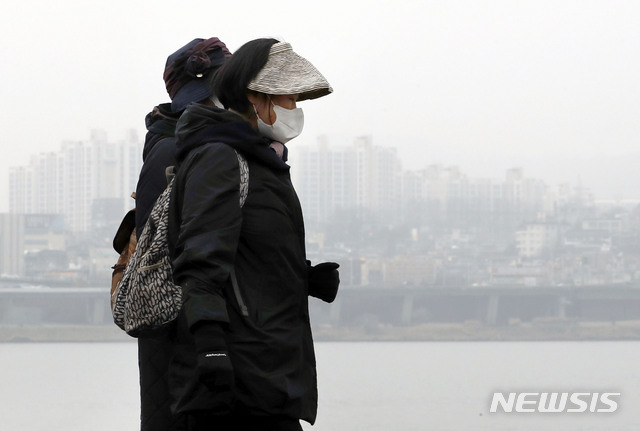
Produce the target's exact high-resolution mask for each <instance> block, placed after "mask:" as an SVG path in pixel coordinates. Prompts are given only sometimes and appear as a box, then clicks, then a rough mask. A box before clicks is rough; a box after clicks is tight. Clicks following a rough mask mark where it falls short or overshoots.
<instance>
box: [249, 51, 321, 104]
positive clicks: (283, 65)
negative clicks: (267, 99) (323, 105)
mask: <svg viewBox="0 0 640 431" xmlns="http://www.w3.org/2000/svg"><path fill="white" fill-rule="evenodd" d="M247 89H249V90H253V91H257V92H260V93H265V94H273V95H290V94H299V97H298V100H299V101H302V100H310V99H317V98H318V97H322V96H326V95H327V94H329V93H331V92H333V89H332V88H331V86H330V85H329V82H327V80H326V79H325V78H324V76H322V74H321V73H320V72H319V71H318V69H316V68H315V67H314V65H313V64H311V63H310V62H309V61H307V60H306V59H305V58H303V57H301V56H299V55H298V54H296V53H295V52H293V49H291V44H290V43H287V42H278V43H275V44H273V45H272V46H271V50H270V51H269V58H268V60H267V64H265V65H264V67H263V68H262V70H260V72H258V74H257V75H256V77H255V78H253V80H252V81H251V82H250V83H249V85H248V86H247Z"/></svg>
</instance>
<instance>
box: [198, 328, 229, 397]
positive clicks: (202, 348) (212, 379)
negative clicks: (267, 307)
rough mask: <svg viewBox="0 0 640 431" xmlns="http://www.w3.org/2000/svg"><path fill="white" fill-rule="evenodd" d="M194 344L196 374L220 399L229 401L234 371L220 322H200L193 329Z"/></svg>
mask: <svg viewBox="0 0 640 431" xmlns="http://www.w3.org/2000/svg"><path fill="white" fill-rule="evenodd" d="M193 338H194V340H195V345H196V354H197V364H196V376H197V378H198V380H199V381H200V382H201V383H202V384H204V385H205V386H206V387H207V388H208V389H209V390H210V391H212V392H214V393H215V394H216V396H218V397H220V398H221V399H222V400H226V401H230V400H231V398H232V392H233V387H234V373H233V366H232V365H231V360H230V359H229V354H228V352H227V343H226V341H225V338H224V327H223V324H222V323H220V322H202V323H200V324H198V325H197V326H196V327H195V329H194V330H193Z"/></svg>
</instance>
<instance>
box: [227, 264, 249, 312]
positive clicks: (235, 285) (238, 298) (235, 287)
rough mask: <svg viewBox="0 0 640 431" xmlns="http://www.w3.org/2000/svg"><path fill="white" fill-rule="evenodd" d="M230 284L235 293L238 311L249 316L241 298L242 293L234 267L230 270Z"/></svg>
mask: <svg viewBox="0 0 640 431" xmlns="http://www.w3.org/2000/svg"><path fill="white" fill-rule="evenodd" d="M231 285H232V286H233V293H234V294H235V295H236V301H238V306H239V307H240V312H241V313H242V315H243V316H244V317H249V309H248V308H247V305H246V304H245V303H244V300H243V299H242V294H241V293H240V286H238V279H237V278H236V270H235V269H232V270H231Z"/></svg>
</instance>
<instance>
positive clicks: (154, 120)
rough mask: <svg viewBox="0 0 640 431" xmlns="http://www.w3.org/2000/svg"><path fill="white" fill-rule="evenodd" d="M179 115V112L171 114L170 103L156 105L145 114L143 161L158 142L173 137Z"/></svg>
mask: <svg viewBox="0 0 640 431" xmlns="http://www.w3.org/2000/svg"><path fill="white" fill-rule="evenodd" d="M180 114H181V112H171V103H163V104H161V105H158V106H156V107H154V108H153V110H152V111H151V112H149V113H148V114H147V116H146V117H145V119H144V122H145V125H146V126H147V135H146V136H145V140H144V149H143V150H142V160H143V161H144V160H145V159H146V158H147V155H148V154H149V151H151V149H152V148H153V147H154V145H156V144H157V143H158V141H160V140H161V139H163V138H167V137H173V136H174V132H175V129H176V123H177V122H178V118H180Z"/></svg>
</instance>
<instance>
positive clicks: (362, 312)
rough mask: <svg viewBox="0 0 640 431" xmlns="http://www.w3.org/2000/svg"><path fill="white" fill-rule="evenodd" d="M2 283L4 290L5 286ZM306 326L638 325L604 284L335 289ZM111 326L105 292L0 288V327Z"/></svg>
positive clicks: (634, 291) (623, 295)
mask: <svg viewBox="0 0 640 431" xmlns="http://www.w3.org/2000/svg"><path fill="white" fill-rule="evenodd" d="M5 285H6V284H5ZM309 303H310V309H311V314H312V321H313V322H314V323H328V324H333V325H351V324H359V323H363V322H365V323H366V322H367V321H375V322H377V323H388V324H392V325H412V324H418V323H428V322H463V321H469V320H473V321H480V322H484V323H485V324H488V325H502V324H507V323H509V322H510V321H512V320H521V321H531V320H534V319H545V318H546V319H557V320H565V319H569V320H579V321H620V320H640V285H616V284H614V285H607V286H572V287H564V286H552V287H544V286H538V287H524V286H500V287H498V286H482V287H429V286H411V287H409V286H399V287H380V286H341V288H340V291H339V293H338V298H337V299H336V300H335V301H334V303H332V304H325V303H323V302H321V301H319V300H317V299H314V298H310V301H309ZM48 323H52V324H56V323H62V324H64V323H70V324H71V323H74V324H78V323H81V324H94V325H102V324H111V323H112V318H111V312H110V309H109V288H108V287H106V286H105V287H45V286H40V287H37V286H31V287H29V286H24V287H2V284H0V324H10V325H15V324H18V325H20V324H25V325H26V324H48Z"/></svg>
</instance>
